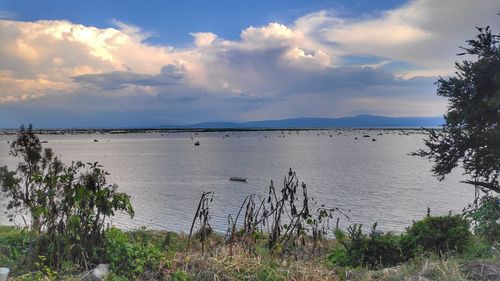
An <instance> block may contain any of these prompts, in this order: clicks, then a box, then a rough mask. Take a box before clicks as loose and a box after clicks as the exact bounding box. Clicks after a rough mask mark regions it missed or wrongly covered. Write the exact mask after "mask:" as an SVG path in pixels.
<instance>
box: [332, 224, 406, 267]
mask: <svg viewBox="0 0 500 281" xmlns="http://www.w3.org/2000/svg"><path fill="white" fill-rule="evenodd" d="M376 226H377V224H374V225H373V227H372V231H371V232H370V234H368V235H367V234H363V232H362V230H361V227H362V226H361V225H356V224H355V225H353V226H350V227H349V228H348V238H343V235H339V234H340V233H337V234H336V235H337V237H339V236H340V237H342V238H341V239H340V240H339V239H338V238H337V240H339V243H338V245H337V246H336V247H335V248H334V250H333V252H332V253H331V254H330V255H329V257H328V259H329V260H330V261H331V262H332V263H334V264H336V265H338V266H354V267H355V266H367V267H369V268H377V267H383V266H392V265H395V264H398V263H400V262H402V261H403V260H404V259H405V258H404V256H403V254H402V251H401V248H400V243H399V240H400V237H399V236H398V235H395V234H392V233H381V232H378V231H377V230H376ZM337 232H339V230H337Z"/></svg>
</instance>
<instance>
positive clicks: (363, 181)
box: [0, 130, 474, 232]
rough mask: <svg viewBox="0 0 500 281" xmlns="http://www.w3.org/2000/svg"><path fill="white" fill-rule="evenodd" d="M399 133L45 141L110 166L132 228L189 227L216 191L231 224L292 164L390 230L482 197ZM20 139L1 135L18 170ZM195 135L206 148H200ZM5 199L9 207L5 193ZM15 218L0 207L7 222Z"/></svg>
mask: <svg viewBox="0 0 500 281" xmlns="http://www.w3.org/2000/svg"><path fill="white" fill-rule="evenodd" d="M378 133H383V135H377V134H378ZM401 133H402V131H389V130H386V131H385V130H369V131H363V130H337V131H334V130H332V131H301V132H300V133H298V134H297V133H296V132H295V131H282V132H280V131H276V132H229V133H228V132H210V133H199V134H198V135H196V134H195V133H191V132H190V133H164V134H161V133H148V134H124V135H111V134H96V135H50V136H49V135H42V136H41V139H42V140H47V141H48V143H47V144H44V146H48V147H52V148H53V149H54V151H55V152H56V154H57V155H59V156H60V158H61V159H62V160H63V161H66V162H70V161H71V160H82V161H84V162H95V161H99V162H100V163H101V164H103V165H104V167H105V169H106V170H108V171H109V172H110V173H111V175H110V177H109V182H110V183H113V182H115V183H117V184H118V185H119V186H120V189H119V190H121V191H123V192H126V193H128V194H130V195H131V196H132V203H133V206H134V208H135V211H136V216H135V217H134V219H132V220H131V219H128V218H127V217H125V216H123V215H119V216H117V217H115V218H114V219H113V223H114V224H115V225H117V226H119V227H122V228H127V229H129V228H137V227H140V226H146V227H148V228H153V229H165V230H173V231H184V232H188V231H189V227H190V223H191V220H192V217H193V215H194V212H195V208H196V206H197V203H198V199H199V196H200V195H201V193H202V192H203V191H213V192H214V193H215V195H214V201H213V202H212V204H213V205H212V210H211V211H212V212H213V214H212V226H213V227H215V228H216V229H217V230H219V231H224V230H225V229H226V226H227V215H228V214H233V216H234V214H235V213H236V212H237V210H238V208H239V206H240V204H241V202H242V201H243V200H244V198H245V196H247V195H248V194H252V193H258V194H266V191H267V187H268V186H269V183H270V180H271V179H273V180H275V183H282V181H283V177H284V176H285V174H286V173H287V171H288V169H289V168H292V169H293V170H294V171H296V172H297V175H298V177H299V180H300V181H303V182H305V183H306V184H307V186H308V189H309V194H310V195H311V196H312V197H314V198H315V199H316V201H318V203H319V204H326V205H327V206H331V207H339V208H342V209H343V210H346V211H347V210H350V216H351V219H352V222H356V223H363V224H364V225H371V224H372V223H373V222H375V221H378V225H379V228H380V229H382V230H395V231H400V230H402V229H404V228H405V227H406V226H407V225H408V224H409V223H410V222H411V220H414V219H419V218H421V217H422V216H424V215H425V214H426V209H427V207H430V208H431V210H432V213H434V214H444V213H447V212H449V211H450V210H451V211H461V210H462V208H463V207H464V206H466V204H467V202H469V201H471V200H472V198H473V196H474V192H473V190H472V189H471V187H470V186H467V185H465V184H461V183H459V182H460V180H462V176H461V174H460V173H459V172H456V173H454V174H452V175H450V176H448V178H447V179H446V180H445V181H443V182H438V181H437V179H436V178H434V177H432V176H431V175H430V172H429V169H430V167H431V163H429V162H428V161H427V160H425V159H420V158H417V157H412V156H408V153H410V152H412V151H415V150H417V149H419V148H422V147H423V141H422V139H423V138H424V135H422V134H409V135H401ZM403 133H404V132H403ZM226 134H227V135H228V137H225V136H226ZM330 134H331V135H332V137H330ZM363 134H369V135H370V136H371V137H367V138H364V137H362V136H363ZM355 137H358V139H357V140H355V139H354V138H355ZM373 137H374V138H376V140H377V141H372V138H373ZM191 138H193V140H192V139H191ZM12 139H13V136H0V165H8V166H9V167H10V168H13V167H14V165H15V163H16V160H15V159H13V158H11V157H10V156H9V155H8V150H9V146H8V144H7V141H8V140H12ZM94 139H97V140H99V142H94V141H93V140H94ZM195 141H199V142H200V143H201V145H200V146H194V142H195ZM232 176H239V177H246V178H247V179H248V182H247V183H242V182H231V181H229V177H232ZM277 186H279V184H277ZM0 204H3V205H5V199H0ZM2 208H3V206H2ZM7 223H8V221H7V219H6V217H5V215H4V214H3V212H2V213H0V224H7ZM348 223H349V222H346V221H344V222H343V225H344V226H345V225H347V224H348Z"/></svg>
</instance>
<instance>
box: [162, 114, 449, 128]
mask: <svg viewBox="0 0 500 281" xmlns="http://www.w3.org/2000/svg"><path fill="white" fill-rule="evenodd" d="M443 123H444V119H443V118H442V117H385V116H375V115H357V116H351V117H341V118H306V117H303V118H292V119H282V120H262V121H249V122H203V123H196V124H191V125H182V126H178V125H164V126H161V127H162V128H193V129H201V128H203V129H213V128H221V129H228V128H234V129H251V128H420V127H427V128H428V127H439V126H441V125H442V124H443Z"/></svg>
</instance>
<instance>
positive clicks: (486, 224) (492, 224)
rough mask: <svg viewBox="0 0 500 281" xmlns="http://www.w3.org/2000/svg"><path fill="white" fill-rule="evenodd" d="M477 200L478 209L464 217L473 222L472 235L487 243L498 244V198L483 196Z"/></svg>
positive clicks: (499, 233)
mask: <svg viewBox="0 0 500 281" xmlns="http://www.w3.org/2000/svg"><path fill="white" fill-rule="evenodd" d="M478 200H479V202H478V203H479V207H478V208H474V209H471V210H468V211H466V212H465V217H466V218H468V219H470V220H471V221H472V222H473V228H474V233H475V234H477V235H480V236H482V237H484V238H485V239H486V240H487V241H488V242H490V243H492V244H493V243H495V242H500V240H499V239H500V198H499V197H495V196H492V195H485V196H483V197H481V198H478Z"/></svg>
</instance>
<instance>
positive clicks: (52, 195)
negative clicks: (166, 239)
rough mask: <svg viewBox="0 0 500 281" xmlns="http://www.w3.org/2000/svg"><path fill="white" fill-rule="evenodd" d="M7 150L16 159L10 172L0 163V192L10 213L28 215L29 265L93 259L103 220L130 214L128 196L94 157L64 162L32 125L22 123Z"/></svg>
mask: <svg viewBox="0 0 500 281" xmlns="http://www.w3.org/2000/svg"><path fill="white" fill-rule="evenodd" d="M10 154H11V155H12V156H14V157H18V158H20V160H21V161H20V163H19V164H18V165H17V169H16V170H15V171H9V170H8V168H7V167H6V166H4V167H0V191H2V192H3V193H4V194H5V195H6V196H7V197H8V198H9V203H8V206H7V208H8V209H9V210H10V211H11V213H10V214H9V215H10V216H11V217H12V216H14V215H15V214H21V215H22V214H24V213H25V211H28V213H29V215H30V216H31V217H30V220H28V222H29V228H30V251H29V255H28V267H33V266H34V265H35V264H36V263H40V262H41V263H43V264H44V265H48V266H50V267H51V268H60V267H61V265H62V264H63V263H64V262H65V261H74V262H77V263H78V264H80V265H81V266H82V267H83V266H84V267H88V265H89V263H92V262H95V261H97V260H96V259H97V258H96V257H97V255H98V254H99V253H98V251H99V249H100V248H101V246H102V239H103V234H104V231H105V225H106V224H105V223H106V219H107V218H109V217H111V216H113V215H114V213H115V212H116V211H125V212H126V213H128V214H129V215H131V216H133V214H134V211H133V209H132V206H131V203H130V197H129V196H128V195H127V194H125V193H119V192H117V188H118V186H117V185H111V184H108V183H107V182H106V176H107V175H108V173H107V172H106V171H104V170H103V169H102V167H101V166H100V165H99V164H98V163H97V162H96V163H88V164H83V163H81V162H73V163H72V164H71V165H69V166H66V165H64V164H63V163H62V162H61V161H60V160H59V159H58V158H57V157H56V156H55V155H54V152H53V151H52V150H51V149H50V148H43V147H42V145H41V142H40V140H39V138H38V137H37V136H36V134H35V132H34V131H33V129H32V127H31V125H30V126H29V127H28V129H25V128H24V127H21V129H20V131H19V133H18V135H17V137H16V139H15V140H14V141H12V143H11V150H10ZM39 256H45V257H46V258H45V259H43V260H40V259H39V258H38V257H39Z"/></svg>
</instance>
